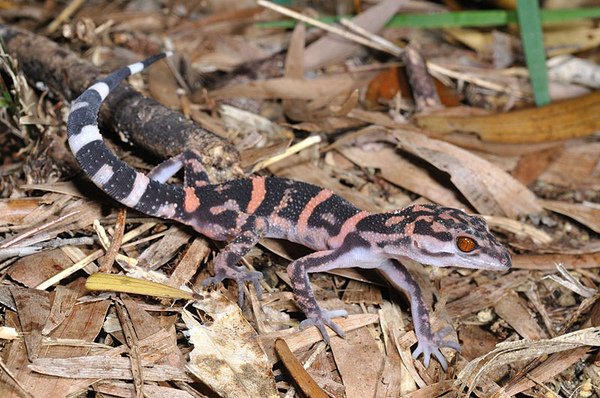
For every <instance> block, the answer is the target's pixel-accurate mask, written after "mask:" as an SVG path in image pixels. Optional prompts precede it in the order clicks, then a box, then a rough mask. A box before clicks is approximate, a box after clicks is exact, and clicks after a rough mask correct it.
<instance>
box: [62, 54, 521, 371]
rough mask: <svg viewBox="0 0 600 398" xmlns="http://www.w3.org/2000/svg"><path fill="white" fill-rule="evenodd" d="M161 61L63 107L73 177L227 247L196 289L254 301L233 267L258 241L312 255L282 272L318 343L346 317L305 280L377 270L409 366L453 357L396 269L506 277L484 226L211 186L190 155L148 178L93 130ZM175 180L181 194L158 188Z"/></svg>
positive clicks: (298, 190)
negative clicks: (399, 307)
mask: <svg viewBox="0 0 600 398" xmlns="http://www.w3.org/2000/svg"><path fill="white" fill-rule="evenodd" d="M163 56H165V54H160V55H158V56H156V57H153V58H151V59H148V60H146V61H143V62H141V63H137V64H133V65H130V66H128V67H125V68H122V69H119V70H117V71H116V72H114V73H112V74H111V75H109V76H107V77H106V78H104V79H102V80H99V81H98V82H97V83H95V84H94V85H92V86H91V87H90V88H88V89H87V90H86V91H85V92H84V93H83V94H82V95H81V96H80V97H79V98H77V99H76V100H75V101H74V102H73V104H72V107H71V112H70V114H69V119H68V123H67V132H68V137H69V145H70V146H71V149H72V151H73V153H74V154H75V157H76V158H77V160H78V161H79V163H80V164H81V167H82V169H83V170H84V171H85V173H86V174H87V175H88V176H89V177H90V178H91V180H92V181H94V183H95V184H96V185H98V186H99V187H100V188H101V189H102V190H104V191H105V192H106V193H107V194H108V195H110V196H111V197H113V198H114V199H116V200H118V201H119V202H121V203H123V204H125V205H127V206H129V207H132V208H134V209H136V210H138V211H140V212H143V213H145V214H148V215H151V216H157V217H163V218H168V219H172V220H176V221H178V222H181V223H183V224H186V225H189V226H191V227H192V228H194V229H195V230H196V231H198V232H199V233H201V234H203V235H205V236H207V237H210V238H212V239H215V240H221V241H227V242H228V245H227V246H226V247H225V248H224V249H223V250H221V251H220V253H219V254H218V255H217V256H216V258H215V276H214V277H212V278H209V279H208V280H206V282H205V285H212V284H217V283H220V282H222V281H223V280H224V279H233V280H235V281H236V282H237V284H238V288H239V297H240V301H241V300H243V291H244V290H243V286H244V284H245V282H251V283H252V284H253V285H254V287H255V288H256V289H257V292H258V293H260V290H259V284H258V281H259V279H260V278H261V277H262V275H261V274H260V273H259V272H250V271H249V270H247V269H245V268H244V267H240V266H238V265H237V263H238V262H239V260H240V259H241V258H242V257H243V256H244V255H246V254H247V253H248V251H249V250H250V249H251V248H252V247H253V246H254V245H256V243H257V242H258V241H259V239H261V238H263V237H271V238H280V239H287V240H289V241H292V242H296V243H300V244H302V245H305V246H307V247H309V248H311V249H313V250H314V251H315V252H314V253H312V254H309V255H307V256H305V257H302V258H299V259H297V260H295V261H293V262H292V263H290V264H289V266H288V274H289V277H290V280H291V283H292V287H293V290H294V295H295V298H296V300H297V303H298V306H299V307H300V308H301V309H302V311H303V312H304V313H305V314H306V317H307V319H306V320H305V321H303V322H302V323H301V327H306V326H310V325H314V326H316V327H317V328H318V329H319V330H320V331H321V333H322V335H323V338H324V339H325V340H327V341H328V340H329V335H328V333H327V330H326V328H325V326H328V327H329V328H331V329H332V330H333V331H334V332H336V333H337V334H338V335H340V336H343V335H344V332H343V330H342V329H341V328H340V327H339V326H338V325H337V324H336V323H335V322H333V320H332V318H333V317H336V316H345V315H347V314H346V312H345V311H325V310H323V309H322V308H321V307H320V306H319V304H318V303H317V301H316V299H315V297H314V294H313V291H312V287H311V284H310V282H309V279H308V274H309V273H312V272H324V271H328V270H332V269H336V268H347V267H360V268H371V269H377V270H379V271H380V272H381V273H382V274H383V275H384V276H385V277H386V278H387V279H388V280H389V282H390V283H391V284H392V285H393V286H394V287H396V288H398V289H402V290H404V291H405V292H406V293H407V294H408V295H409V296H410V298H411V310H412V315H413V322H414V326H415V332H416V335H417V338H418V340H419V344H418V346H417V348H416V350H415V357H416V356H418V355H420V354H421V353H423V354H424V357H425V364H426V365H428V364H429V360H430V357H431V355H433V356H435V357H436V358H437V359H438V360H439V361H440V363H441V364H442V366H443V367H444V368H445V367H446V360H445V358H444V356H443V355H442V354H441V352H440V351H439V348H441V347H451V348H454V349H457V350H458V349H459V348H460V347H459V346H458V344H457V343H455V342H453V341H447V340H446V339H445V336H446V334H447V331H442V332H437V333H434V332H433V331H432V330H431V326H430V322H429V314H428V307H427V305H426V304H425V302H424V300H423V297H422V294H421V290H420V288H419V285H418V284H417V283H416V282H415V280H414V279H413V278H412V276H411V275H410V273H409V272H408V271H407V269H406V268H405V267H404V266H403V265H402V262H401V261H402V259H406V258H410V259H413V260H415V261H419V262H421V263H425V264H430V265H434V266H439V267H446V266H450V265H457V266H463V267H468V268H478V269H492V270H506V269H508V268H509V267H510V265H511V259H510V254H509V252H508V251H507V250H506V248H504V247H503V246H502V245H501V244H499V243H498V241H497V240H496V238H495V237H494V236H493V235H492V234H491V233H490V232H489V229H488V227H487V224H486V223H485V221H484V220H483V219H482V218H480V217H478V216H470V215H468V214H466V213H464V212H462V211H460V210H457V209H451V208H447V207H442V206H437V205H414V206H410V207H407V208H405V209H401V210H398V211H394V212H388V213H379V214H372V213H368V212H366V211H362V210H360V209H358V208H356V207H355V206H353V205H352V204H351V203H350V202H348V201H346V200H345V199H343V198H342V197H340V196H338V195H336V194H334V193H333V192H331V191H330V190H327V189H323V188H321V187H318V186H315V185H311V184H307V183H304V182H300V181H294V180H289V179H284V178H277V177H257V176H254V177H249V178H244V179H238V180H233V181H228V182H225V183H222V184H211V183H210V182H209V180H208V177H207V173H206V170H205V169H204V167H203V166H202V161H201V159H200V157H199V156H198V155H197V154H196V153H195V152H193V151H189V150H188V151H185V152H183V153H182V154H181V155H179V156H177V157H175V158H172V159H169V160H167V161H165V162H163V163H161V164H160V165H158V166H157V167H155V168H154V169H153V170H152V171H151V172H150V173H148V175H144V174H142V173H140V172H137V171H136V170H134V169H133V168H131V167H130V166H128V165H127V164H125V163H124V162H123V161H121V160H120V159H119V158H117V157H116V156H115V155H114V154H113V153H112V152H111V151H110V150H109V149H108V148H107V147H106V145H105V144H104V141H103V139H102V137H101V135H100V133H99V131H98V127H97V121H96V118H97V114H98V110H99V107H100V104H101V102H102V101H103V100H104V98H106V96H107V95H108V94H109V92H110V90H111V89H113V88H114V87H116V86H117V85H118V84H119V83H120V82H121V81H122V80H123V79H124V78H126V77H127V76H129V75H130V74H131V73H137V72H139V71H141V70H143V69H144V68H146V67H147V66H148V65H150V64H151V63H152V62H154V61H156V60H157V59H160V58H162V57H163ZM180 169H183V171H184V186H183V187H182V186H178V185H172V184H168V183H166V181H167V180H168V179H169V178H170V177H171V176H173V175H174V174H175V173H177V171H179V170H180ZM459 238H461V239H463V240H464V239H468V240H469V241H470V242H472V243H473V244H472V245H471V246H472V247H473V249H472V250H469V251H468V252H464V251H462V250H461V249H460V246H459V245H458V243H457V242H458V239H459Z"/></svg>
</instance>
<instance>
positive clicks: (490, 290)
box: [446, 271, 529, 319]
mask: <svg viewBox="0 0 600 398" xmlns="http://www.w3.org/2000/svg"><path fill="white" fill-rule="evenodd" d="M527 275H529V274H528V272H526V271H513V272H511V273H510V274H506V275H504V276H502V278H498V279H497V280H494V281H489V282H488V283H485V284H481V285H479V286H477V287H476V288H474V289H472V290H471V292H470V293H469V294H468V295H467V296H465V297H462V298H460V299H458V300H455V301H453V302H451V303H448V304H446V311H447V312H448V314H449V315H450V317H452V318H453V319H454V318H460V317H464V316H468V315H471V314H474V313H477V312H479V311H481V310H483V309H484V308H487V307H491V306H493V305H494V304H495V303H496V302H497V301H498V300H500V299H501V298H502V296H503V295H504V294H505V293H506V292H507V291H509V290H511V289H514V288H515V287H516V286H518V285H520V284H521V283H524V282H525V281H526V280H527Z"/></svg>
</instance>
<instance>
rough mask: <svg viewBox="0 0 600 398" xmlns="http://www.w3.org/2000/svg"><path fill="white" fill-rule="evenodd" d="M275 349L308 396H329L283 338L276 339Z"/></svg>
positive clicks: (321, 397)
mask: <svg viewBox="0 0 600 398" xmlns="http://www.w3.org/2000/svg"><path fill="white" fill-rule="evenodd" d="M275 351H277V355H279V358H281V361H282V362H283V364H284V365H285V367H286V368H287V370H288V371H289V372H290V375H291V376H292V378H293V379H294V381H295V382H296V384H297V385H298V387H300V389H301V390H302V392H303V393H304V394H305V395H306V396H307V397H308V398H327V394H326V393H325V392H324V391H323V390H322V389H321V387H319V385H318V384H317V383H316V382H315V381H314V380H313V378H312V377H310V375H309V374H308V372H307V371H306V370H305V369H304V367H303V366H302V364H301V363H300V362H299V361H298V359H296V357H295V356H294V354H293V353H292V351H291V350H290V348H289V347H288V345H287V343H286V342H285V340H283V339H277V340H275Z"/></svg>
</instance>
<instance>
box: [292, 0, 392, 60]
mask: <svg viewBox="0 0 600 398" xmlns="http://www.w3.org/2000/svg"><path fill="white" fill-rule="evenodd" d="M403 5H404V0H384V1H381V2H380V3H378V4H377V5H374V6H372V7H370V8H369V9H368V10H366V11H365V12H363V13H361V14H359V15H358V16H356V17H354V18H352V20H351V21H352V23H353V24H354V25H357V26H360V27H361V28H363V29H365V30H367V31H369V32H378V31H379V30H381V29H382V28H383V27H384V25H385V24H386V22H387V21H388V20H389V19H390V18H391V17H393V16H394V14H396V13H397V12H398V10H399V9H400V8H401V7H402V6H403ZM358 48H360V47H359V46H358V45H357V44H355V43H353V42H351V41H348V40H346V39H343V38H341V37H339V36H337V35H334V34H332V33H329V34H327V35H326V36H324V37H322V38H321V39H319V40H317V41H316V42H314V43H312V44H311V45H310V46H308V47H307V49H306V51H305V53H304V68H305V69H306V70H313V69H316V68H320V67H322V66H325V65H329V64H332V63H335V62H337V61H341V60H343V59H345V58H346V57H347V56H349V55H351V54H352V53H353V52H355V51H356V50H357V49H358Z"/></svg>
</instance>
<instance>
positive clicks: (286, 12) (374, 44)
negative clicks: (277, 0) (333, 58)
mask: <svg viewBox="0 0 600 398" xmlns="http://www.w3.org/2000/svg"><path fill="white" fill-rule="evenodd" d="M257 4H258V5H259V6H263V7H265V8H269V9H271V10H273V11H276V12H278V13H280V14H283V15H287V16H288V17H291V18H294V19H297V20H299V21H302V22H306V23H308V24H311V25H313V26H316V27H317V28H320V29H323V30H326V31H328V32H329V33H333V34H335V35H338V36H341V37H343V38H344V39H347V40H350V41H353V42H356V43H359V44H362V45H363V46H366V47H370V48H373V49H375V50H379V51H383V52H386V53H388V54H392V55H394V56H398V55H399V54H398V53H397V52H396V51H394V50H392V49H391V48H389V47H387V46H383V45H381V44H380V43H378V42H374V41H372V40H367V39H365V38H364V37H362V36H359V35H357V34H354V33H352V32H348V31H346V30H342V29H340V28H338V27H336V26H333V25H328V24H326V23H323V22H321V21H319V20H317V19H314V18H310V17H307V16H306V15H303V14H300V13H299V12H296V11H292V10H290V9H289V8H285V7H281V6H278V5H277V4H273V3H271V2H269V1H266V0H258V1H257Z"/></svg>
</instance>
